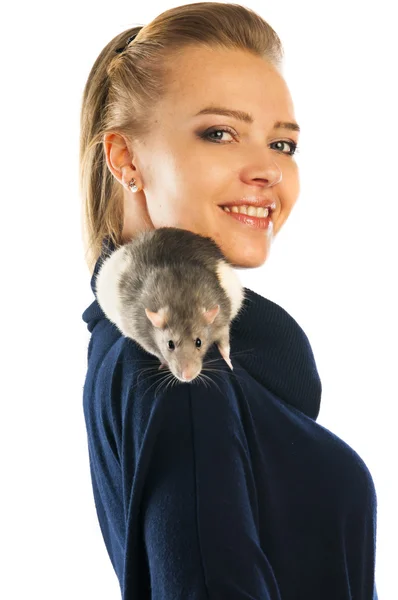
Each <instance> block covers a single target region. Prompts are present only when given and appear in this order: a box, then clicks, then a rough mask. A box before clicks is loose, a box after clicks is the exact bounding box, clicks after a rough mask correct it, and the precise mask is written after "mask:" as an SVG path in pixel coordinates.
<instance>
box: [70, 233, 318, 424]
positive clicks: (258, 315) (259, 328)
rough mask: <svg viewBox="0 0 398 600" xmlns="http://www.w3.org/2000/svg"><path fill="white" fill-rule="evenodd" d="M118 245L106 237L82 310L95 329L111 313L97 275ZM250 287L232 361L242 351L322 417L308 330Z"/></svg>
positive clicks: (271, 385) (263, 379)
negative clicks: (102, 301) (87, 302)
mask: <svg viewBox="0 0 398 600" xmlns="http://www.w3.org/2000/svg"><path fill="white" fill-rule="evenodd" d="M113 250H115V246H114V244H113V242H112V241H111V240H108V239H105V240H104V241H103V243H102V251H101V255H100V257H99V258H98V260H97V262H96V264H95V267H94V271H93V275H92V277H91V289H92V291H93V294H94V297H95V300H94V302H93V303H92V304H91V305H90V306H89V307H88V308H87V309H86V310H85V311H84V313H83V315H82V319H83V321H84V322H85V323H87V328H88V330H89V331H90V332H91V331H92V330H93V328H94V326H95V324H96V323H97V322H98V321H99V320H101V319H105V318H106V317H105V315H104V313H103V311H102V309H101V307H100V305H99V304H98V302H97V294H96V289H95V278H96V276H97V273H98V271H99V268H100V266H101V264H102V261H103V260H104V258H105V257H106V256H108V255H109V253H111V252H112V251H113ZM244 290H245V300H244V302H243V305H242V309H241V312H240V313H239V314H238V316H237V317H236V319H235V320H234V321H233V322H232V325H231V330H230V339H231V358H232V360H234V356H235V355H236V361H237V362H238V363H239V365H240V367H241V368H243V369H245V370H246V371H248V373H249V374H250V375H251V376H252V377H253V378H254V379H255V380H257V381H258V382H259V383H260V384H261V385H263V386H265V387H266V388H267V389H268V390H269V391H270V392H272V393H273V394H275V396H277V397H278V398H279V399H280V400H282V401H283V402H286V403H287V404H289V405H290V406H292V407H293V408H295V409H297V410H299V411H300V412H302V413H303V414H305V415H307V416H308V417H310V418H311V419H313V420H316V418H317V417H318V414H319V409H320V402H321V394H322V384H321V380H320V377H319V374H318V370H317V366H316V363H315V358H314V354H313V352H312V348H311V345H310V342H309V340H308V337H307V335H306V334H305V333H304V331H303V329H302V328H301V327H300V325H299V324H298V323H297V322H296V321H295V319H294V318H293V317H292V316H291V315H290V314H289V313H288V312H287V311H286V310H285V309H284V308H282V307H281V306H279V305H278V304H276V303H275V302H272V301H271V300H268V299H267V298H264V297H263V296H260V295H259V294H257V293H256V292H254V291H252V290H250V289H249V288H244Z"/></svg>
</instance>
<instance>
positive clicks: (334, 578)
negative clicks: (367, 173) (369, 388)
mask: <svg viewBox="0 0 398 600" xmlns="http://www.w3.org/2000/svg"><path fill="white" fill-rule="evenodd" d="M281 60H282V47H281V43H280V40H279V38H278V36H277V34H276V33H275V32H274V31H273V29H272V28H271V27H270V26H269V25H268V24H267V23H266V22H265V21H264V20H263V19H262V18H261V17H260V16H258V15H257V14H255V13H254V12H253V11H251V10H250V9H247V8H245V7H242V6H239V5H232V4H220V3H212V2H205V3H197V4H190V5H186V6H180V7H177V8H173V9H171V10H168V11H166V12H164V13H163V14H161V15H160V16H158V17H157V18H156V19H154V20H153V21H152V22H151V23H150V24H148V25H146V26H144V27H135V28H133V29H132V30H128V31H126V32H124V33H122V34H120V35H118V36H117V37H116V38H114V39H113V40H112V41H111V42H110V43H109V44H108V45H107V46H106V47H105V48H104V50H103V51H102V52H101V54H100V55H99V57H98V58H97V60H96V62H95V64H94V66H93V68H92V70H91V73H90V75H89V78H88V81H87V84H86V87H85V90H84V96H83V106H82V116H81V127H82V130H81V155H80V158H81V183H82V195H83V200H84V206H85V211H84V216H85V223H84V226H85V230H84V235H85V239H86V244H87V251H88V254H90V258H89V259H88V263H89V265H90V267H91V270H92V279H91V286H92V289H93V293H94V295H96V289H95V276H96V273H97V272H98V268H99V265H100V264H101V260H102V258H103V256H104V255H106V253H108V252H109V251H112V250H114V249H115V248H116V247H118V246H120V245H121V244H124V243H126V242H127V241H129V240H130V239H131V237H132V236H134V234H135V233H136V232H139V231H141V230H144V229H153V228H158V227H162V226H174V227H179V228H182V229H188V230H191V231H193V232H196V233H200V234H204V235H208V236H211V237H212V238H213V239H214V240H215V241H216V242H217V243H218V245H219V246H220V248H221V249H222V251H223V252H224V254H225V255H226V256H227V258H228V259H229V260H230V261H231V262H232V263H233V264H234V265H235V266H236V267H237V268H253V267H258V266H260V265H262V264H263V263H264V262H265V260H266V259H267V257H268V255H269V252H270V244H271V243H272V240H273V236H275V235H276V234H277V233H278V231H279V230H280V229H281V227H282V226H283V224H284V222H285V221H286V219H287V218H288V216H289V214H290V212H291V210H292V208H293V206H294V204H295V202H296V200H297V197H298V194H299V174H298V168H297V164H296V162H295V158H294V153H295V150H296V146H297V143H298V136H299V127H298V125H297V123H296V121H295V118H294V110H293V103H292V100H291V97H290V94H289V90H288V88H287V85H286V83H285V81H284V79H283V77H282V75H281ZM226 111H229V112H228V113H227V112H226ZM231 111H235V112H231ZM234 203H235V204H239V205H246V208H242V209H239V210H243V213H244V214H246V218H244V217H240V218H236V211H237V210H238V209H237V208H234V209H232V208H230V212H228V211H227V210H225V208H224V207H226V206H227V205H231V204H234ZM270 203H274V209H273V211H272V212H271V226H270V228H264V227H258V224H259V223H260V224H261V223H262V224H264V222H265V219H264V218H263V217H257V218H256V217H253V215H254V213H253V210H254V209H253V207H256V206H265V205H269V204H270ZM231 211H232V212H231ZM234 211H235V212H234ZM256 214H257V213H256ZM258 214H259V215H260V214H261V215H262V214H263V213H258ZM234 215H235V216H234ZM93 267H94V270H93ZM246 296H247V300H245V310H244V311H243V314H242V316H241V317H240V318H239V319H237V320H236V321H234V322H233V323H232V326H231V359H232V363H233V365H234V370H233V371H231V370H230V369H228V367H225V366H222V364H221V363H222V360H219V361H217V362H216V363H214V362H211V363H210V364H211V365H214V364H217V365H220V368H219V369H218V370H217V373H214V374H213V370H210V371H209V372H208V373H207V375H208V377H209V378H210V379H211V380H212V383H211V385H210V386H209V385H204V384H203V383H200V382H199V383H196V384H189V383H187V384H180V385H176V384H175V385H173V386H162V388H161V389H162V392H161V393H159V394H156V395H155V386H154V385H153V383H152V378H151V377H150V376H148V375H144V376H143V374H145V373H148V372H147V371H145V370H144V369H143V367H142V365H143V364H152V363H150V361H149V360H148V359H150V358H151V357H150V355H148V354H147V353H146V352H145V351H144V350H143V349H141V348H140V347H139V346H138V344H136V343H135V342H134V341H133V340H131V339H128V338H126V337H124V336H122V334H121V333H120V331H118V329H117V328H116V327H115V326H114V325H113V324H112V323H111V322H110V321H109V320H108V319H106V317H105V315H104V313H103V312H102V310H101V309H100V306H99V304H98V303H97V301H96V300H95V301H94V302H93V303H92V304H91V305H90V306H89V307H88V308H87V310H86V311H85V312H84V314H83V319H84V321H85V322H86V323H87V327H88V329H89V331H90V333H91V339H90V343H89V348H88V370H87V376H86V381H85V386H84V414H85V420H86V426H87V435H88V449H89V458H90V469H91V477H92V483H93V493H94V500H95V505H96V510H97V514H98V519H99V523H100V526H101V531H102V534H103V537H104V541H105V544H106V547H107V550H108V553H109V556H110V559H111V561H112V564H113V567H114V569H115V572H116V574H117V576H118V579H119V582H120V588H121V592H122V598H123V599H126V600H127V599H129V600H131V599H132V598H134V599H137V600H138V599H139V600H146V599H150V598H151V599H152V600H154V599H156V600H179V599H181V600H199V599H200V600H202V599H205V598H214V599H215V598H219V599H222V600H241V599H242V600H243V599H246V600H248V599H249V598H250V599H252V600H268V599H269V600H276V599H278V600H279V599H282V600H293V599H294V600H304V599H305V600H312V599H313V600H315V599H316V600H320V599H322V600H329V599H330V600H332V599H333V600H336V599H338V600H343V599H347V600H348V599H351V598H352V599H354V598H355V600H371V599H372V600H374V599H376V598H377V593H376V586H375V581H374V566H375V542H376V494H375V489H374V485H373V481H372V477H371V475H370V473H369V471H368V469H367V467H366V465H365V464H364V462H363V461H362V459H361V458H360V457H359V456H358V454H357V453H356V452H355V451H354V450H353V449H351V448H350V447H349V446H348V445H347V444H346V443H345V442H343V441H342V440H341V439H339V438H338V437H337V436H335V435H334V434H333V433H331V432H330V431H328V430H327V429H325V428H324V427H322V426H321V425H318V424H317V423H316V418H317V416H318V413H319V405H320V398H321V381H320V379H319V375H318V372H317V369H316V364H315V360H314V357H313V354H312V350H311V346H310V344H309V342H308V339H307V336H306V335H305V333H304V332H303V330H302V329H301V327H300V326H299V325H298V324H297V323H296V321H295V320H294V319H293V318H292V317H291V316H290V315H289V314H288V313H287V312H286V311H285V310H284V309H283V308H281V307H280V306H278V305H277V304H275V303H273V302H271V301H270V300H267V299H265V298H263V297H262V296H260V295H258V294H256V293H255V292H253V291H251V290H247V289H246ZM152 358H153V364H155V363H157V361H156V359H155V358H154V357H152ZM206 358H209V359H214V360H215V359H220V356H219V354H218V353H217V351H216V349H215V347H212V349H211V351H209V354H208V357H206ZM145 361H146V362H145ZM204 364H206V361H205V363H204Z"/></svg>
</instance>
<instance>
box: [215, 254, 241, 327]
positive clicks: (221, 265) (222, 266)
mask: <svg viewBox="0 0 398 600" xmlns="http://www.w3.org/2000/svg"><path fill="white" fill-rule="evenodd" d="M217 276H218V280H219V282H220V285H221V287H223V288H224V290H225V292H226V293H227V296H228V298H229V299H230V300H231V304H232V314H231V321H232V319H234V318H235V317H236V315H237V314H238V312H239V309H240V307H241V306H242V303H243V300H244V297H245V292H244V288H243V286H242V284H241V282H240V280H239V277H238V275H237V274H236V273H235V271H234V269H233V267H231V265H229V264H228V263H226V262H225V261H224V260H220V261H219V262H218V265H217Z"/></svg>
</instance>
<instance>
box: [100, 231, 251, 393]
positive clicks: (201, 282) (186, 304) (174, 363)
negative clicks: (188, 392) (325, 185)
mask: <svg viewBox="0 0 398 600" xmlns="http://www.w3.org/2000/svg"><path fill="white" fill-rule="evenodd" d="M95 285H96V292H97V301H98V303H99V305H100V306H101V308H102V310H103V312H104V313H105V315H106V317H107V318H108V319H109V320H110V321H111V322H112V323H114V324H115V325H116V326H117V328H118V329H119V330H120V331H121V333H122V334H123V335H125V336H126V337H129V338H131V339H133V340H134V341H135V342H137V343H138V345H140V346H141V347H142V348H143V349H144V350H146V351H147V352H149V353H150V354H153V355H154V356H156V357H157V358H158V359H159V360H160V362H161V365H160V367H159V369H158V370H160V369H164V368H166V367H168V368H169V370H170V371H171V372H172V373H173V375H174V376H175V377H176V378H177V379H179V380H180V381H182V382H188V381H192V380H193V379H195V378H196V377H197V376H198V375H199V374H200V372H201V370H202V366H203V359H204V357H205V355H206V352H207V350H208V349H209V347H210V346H211V345H212V344H213V343H214V342H216V343H217V346H218V349H219V351H220V354H221V356H222V357H223V359H224V360H225V362H226V363H227V364H228V366H229V367H230V369H231V370H233V366H232V363H231V359H230V356H229V355H230V337H229V336H230V332H229V328H230V324H231V321H232V320H233V319H234V318H235V317H236V316H237V315H238V313H239V311H240V309H241V307H242V304H243V300H244V298H245V293H244V287H243V286H242V284H241V282H240V280H239V278H238V276H237V274H236V273H235V271H234V269H233V265H232V263H231V262H230V261H229V260H228V259H227V258H226V257H225V256H224V254H223V253H222V251H221V249H220V247H219V246H218V244H217V243H216V242H215V241H214V240H213V239H212V238H211V237H208V236H204V235H199V234H197V233H193V232H192V231H188V230H185V229H180V228H177V227H159V228H157V229H153V230H144V231H140V232H139V233H137V234H136V235H135V236H133V238H132V239H131V241H129V242H127V243H125V244H123V245H122V246H120V247H119V248H117V249H116V250H114V251H113V252H112V253H111V254H110V255H108V256H105V258H104V259H103V262H102V264H101V266H100V268H99V270H98V273H97V276H96V280H95Z"/></svg>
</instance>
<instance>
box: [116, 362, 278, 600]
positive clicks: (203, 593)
mask: <svg viewBox="0 0 398 600" xmlns="http://www.w3.org/2000/svg"><path fill="white" fill-rule="evenodd" d="M218 364H219V363H217V365H218ZM152 372H153V371H152ZM206 377H207V379H206V380H202V381H200V382H197V381H196V382H191V383H186V384H184V383H178V384H175V385H174V384H173V385H167V382H168V380H167V381H166V382H163V384H161V385H159V384H160V382H161V381H162V379H161V378H159V379H156V383H155V378H151V377H145V376H143V377H142V378H141V379H142V380H140V381H141V382H138V380H137V381H135V385H134V386H131V389H130V390H129V392H128V400H127V404H126V407H125V417H124V431H123V438H124V443H123V448H124V452H123V464H122V468H123V470H124V472H125V477H126V480H125V490H126V500H125V502H126V506H125V514H126V517H127V521H126V540H127V544H126V558H125V579H124V592H125V594H124V598H126V599H127V598H130V597H131V598H133V597H136V596H134V595H133V591H134V592H138V591H139V590H141V592H142V589H143V588H142V587H140V588H138V587H136V586H137V580H138V579H140V580H141V583H142V581H143V572H144V571H146V572H147V582H146V585H147V586H148V589H149V587H150V589H151V596H150V597H151V598H152V600H205V599H209V598H211V599H212V600H226V599H227V598H228V600H260V599H261V600H279V599H280V598H281V596H280V593H279V591H278V585H277V582H276V580H275V576H274V573H273V569H272V566H271V565H270V563H269V561H268V560H267V557H266V556H265V554H264V552H263V551H262V548H261V545H260V540H259V528H258V510H257V497H256V487H255V482H254V478H253V473H252V469H251V458H250V452H249V449H248V446H247V441H246V436H245V430H244V424H243V422H242V416H241V411H240V403H241V402H242V401H244V399H243V397H242V392H241V391H240V387H239V385H238V384H237V383H236V380H234V375H233V374H232V373H231V372H230V371H229V369H228V367H227V366H226V365H225V367H224V366H222V367H221V368H220V370H218V369H217V373H215V374H213V372H210V373H209V372H207V373H206ZM144 564H145V565H146V567H145V568H144ZM141 597H144V596H141Z"/></svg>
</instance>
